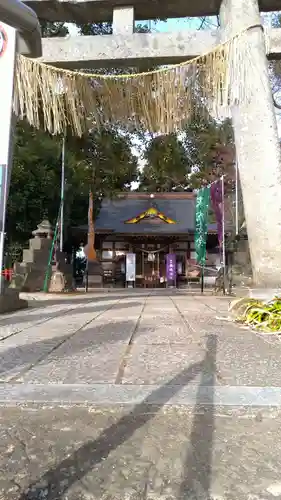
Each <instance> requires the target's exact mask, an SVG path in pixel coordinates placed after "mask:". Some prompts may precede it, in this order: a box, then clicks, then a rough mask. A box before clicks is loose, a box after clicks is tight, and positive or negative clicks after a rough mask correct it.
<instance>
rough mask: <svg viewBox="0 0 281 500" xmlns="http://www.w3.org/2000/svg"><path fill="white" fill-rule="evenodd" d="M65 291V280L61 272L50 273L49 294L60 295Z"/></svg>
mask: <svg viewBox="0 0 281 500" xmlns="http://www.w3.org/2000/svg"><path fill="white" fill-rule="evenodd" d="M64 289H65V278H64V275H63V273H62V272H61V271H55V272H53V273H52V276H51V280H50V285H49V290H48V292H49V293H61V292H63V291H64Z"/></svg>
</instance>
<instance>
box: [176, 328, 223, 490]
mask: <svg viewBox="0 0 281 500" xmlns="http://www.w3.org/2000/svg"><path fill="white" fill-rule="evenodd" d="M216 353H217V337H216V335H209V336H208V339H207V349H206V355H205V359H204V361H203V367H202V372H201V380H200V385H199V388H198V392H197V396H196V405H195V408H194V418H193V423H192V430H191V435H190V440H189V444H188V452H187V455H186V458H185V464H184V471H183V481H182V484H181V486H180V491H179V499H181V500H184V499H186V498H190V499H194V500H196V499H197V498H206V499H208V498H211V491H210V489H211V476H212V448H213V433H214V425H215V416H214V386H215V376H216ZM206 386H208V398H209V401H208V402H209V405H206V406H205V407H204V408H202V404H200V399H201V398H200V395H201V393H202V392H203V393H204V390H205V387H206Z"/></svg>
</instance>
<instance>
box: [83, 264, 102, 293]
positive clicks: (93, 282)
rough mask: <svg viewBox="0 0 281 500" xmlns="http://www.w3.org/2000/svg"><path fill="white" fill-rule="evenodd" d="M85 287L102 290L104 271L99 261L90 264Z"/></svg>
mask: <svg viewBox="0 0 281 500" xmlns="http://www.w3.org/2000/svg"><path fill="white" fill-rule="evenodd" d="M85 280H88V281H87V283H85V286H86V285H88V289H89V288H101V287H102V285H103V269H102V266H101V263H100V262H99V261H97V260H95V261H92V262H88V273H87V275H86V274H85Z"/></svg>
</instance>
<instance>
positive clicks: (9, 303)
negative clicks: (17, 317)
mask: <svg viewBox="0 0 281 500" xmlns="http://www.w3.org/2000/svg"><path fill="white" fill-rule="evenodd" d="M27 307H28V302H27V300H23V299H20V298H19V292H18V291H17V290H15V289H11V288H10V289H9V288H7V289H5V292H4V294H3V295H0V314H4V313H8V312H13V311H18V310H19V309H26V308H27Z"/></svg>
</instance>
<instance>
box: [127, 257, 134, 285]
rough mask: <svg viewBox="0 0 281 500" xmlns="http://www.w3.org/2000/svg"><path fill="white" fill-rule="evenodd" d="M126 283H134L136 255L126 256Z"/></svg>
mask: <svg viewBox="0 0 281 500" xmlns="http://www.w3.org/2000/svg"><path fill="white" fill-rule="evenodd" d="M126 281H136V254H135V253H127V255H126Z"/></svg>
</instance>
